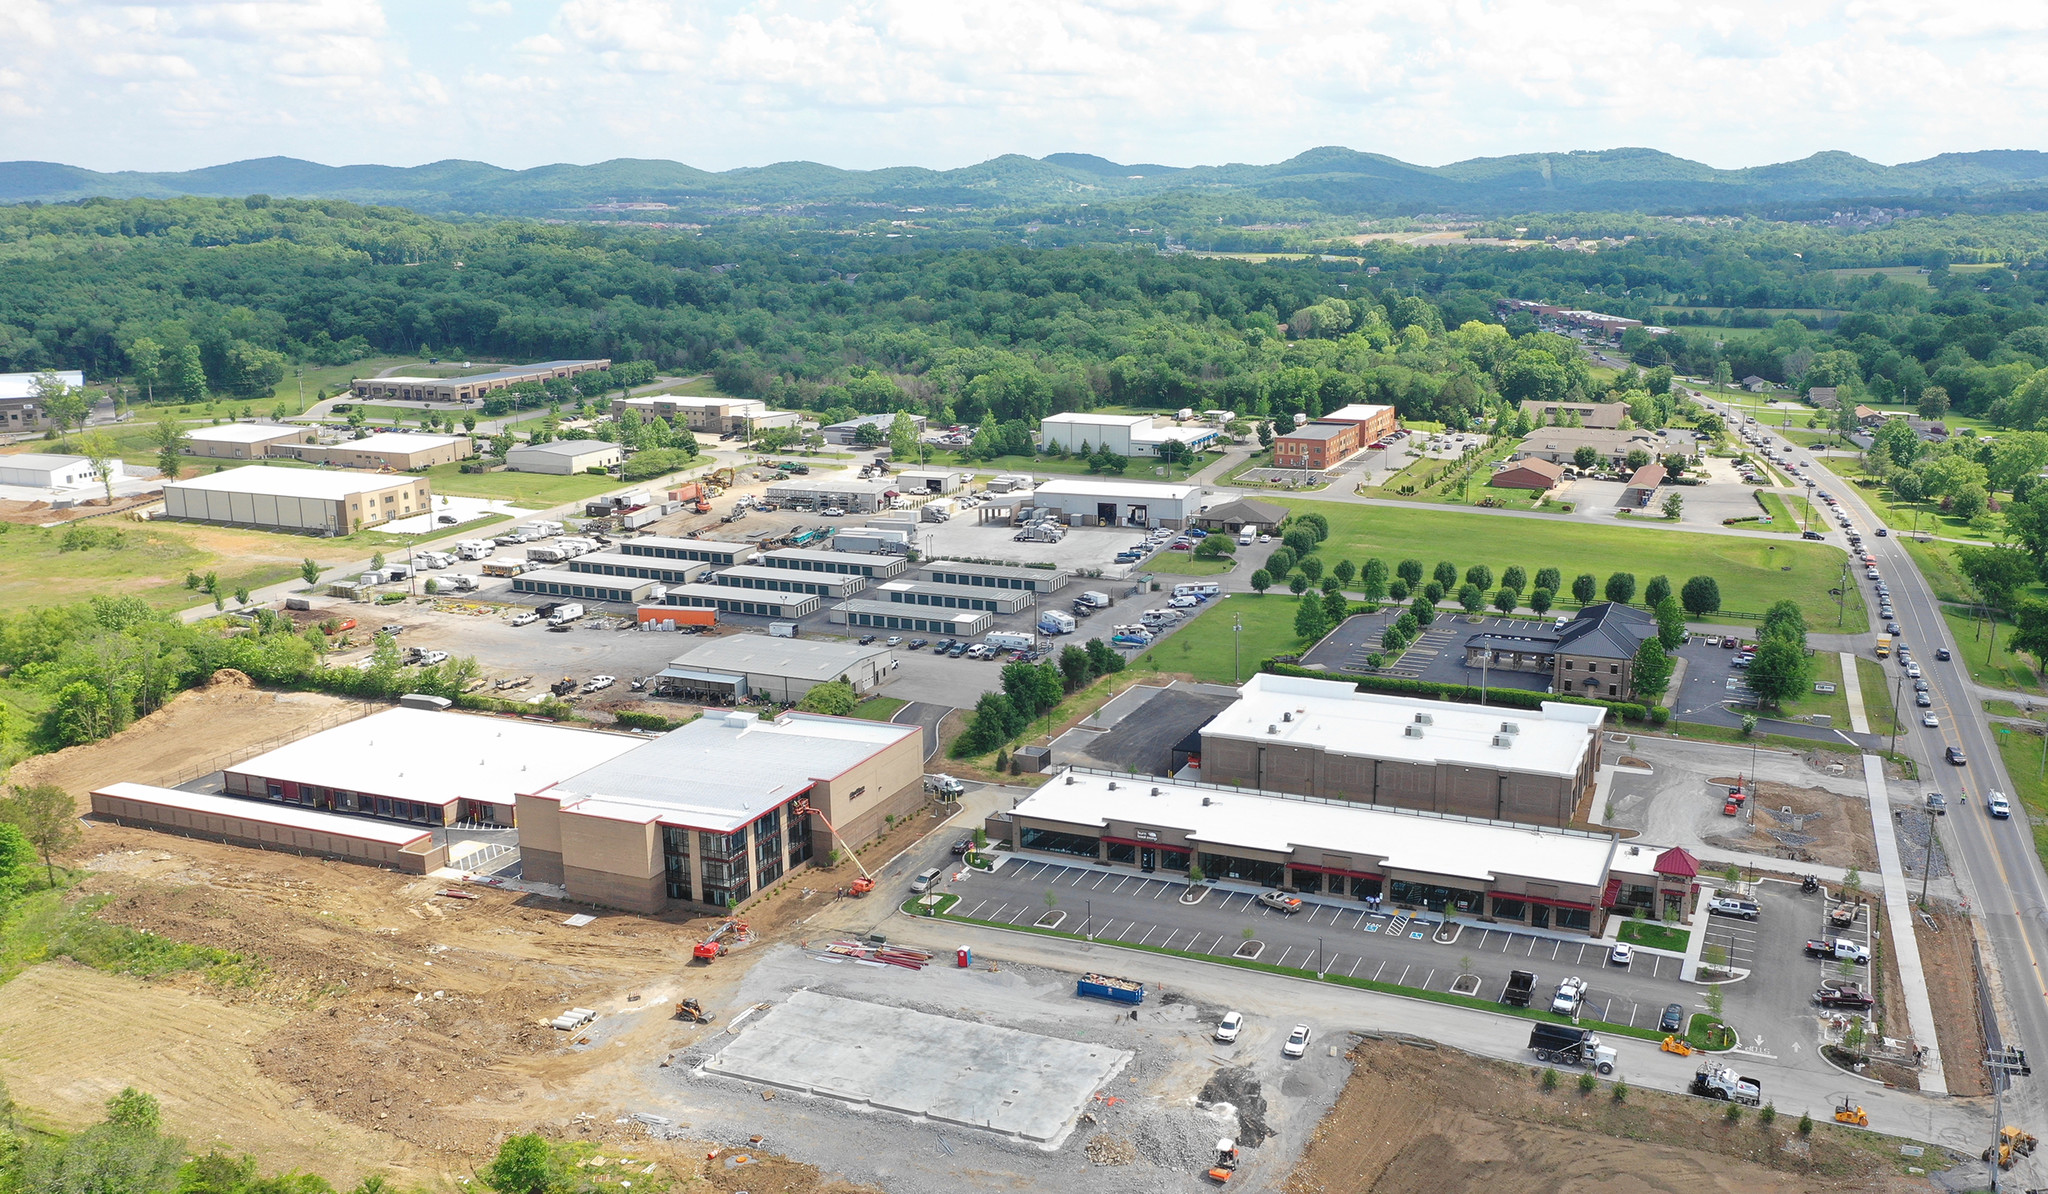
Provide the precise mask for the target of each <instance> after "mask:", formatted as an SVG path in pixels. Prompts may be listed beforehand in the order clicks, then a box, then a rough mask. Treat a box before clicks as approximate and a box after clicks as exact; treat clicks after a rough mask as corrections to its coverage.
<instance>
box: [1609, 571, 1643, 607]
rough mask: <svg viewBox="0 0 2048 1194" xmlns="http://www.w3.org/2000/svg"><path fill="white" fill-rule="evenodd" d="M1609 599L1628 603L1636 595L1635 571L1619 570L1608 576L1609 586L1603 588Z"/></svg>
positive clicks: (1622, 603)
mask: <svg viewBox="0 0 2048 1194" xmlns="http://www.w3.org/2000/svg"><path fill="white" fill-rule="evenodd" d="M1602 592H1604V593H1605V595H1606V597H1607V599H1608V600H1609V601H1612V602H1615V603H1616V604H1619V605H1627V604H1628V602H1629V599H1630V598H1632V597H1634V596H1635V595H1636V577H1635V573H1633V572H1617V573H1615V574H1614V575H1612V576H1610V577H1608V578H1607V587H1606V588H1605V589H1604V590H1602Z"/></svg>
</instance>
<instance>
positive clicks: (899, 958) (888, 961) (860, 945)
mask: <svg viewBox="0 0 2048 1194" xmlns="http://www.w3.org/2000/svg"><path fill="white" fill-rule="evenodd" d="M825 952H826V953H829V954H838V955H839V956H841V957H846V958H853V959H855V960H857V961H862V962H880V963H883V964H885V965H889V966H901V967H903V968H904V969H905V970H923V969H924V968H925V967H926V966H929V965H931V962H932V955H931V954H929V953H926V952H925V951H924V950H921V949H911V948H909V947H908V946H903V945H869V944H866V943H864V942H860V941H834V942H833V943H832V944H830V945H828V946H826V947H825Z"/></svg>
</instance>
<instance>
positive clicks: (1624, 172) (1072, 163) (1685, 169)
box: [0, 146, 2048, 214]
mask: <svg viewBox="0 0 2048 1194" xmlns="http://www.w3.org/2000/svg"><path fill="white" fill-rule="evenodd" d="M2044 188H2048V153H2041V152H2037V151H2034V150H1986V151H1982V152H1977V153H1949V154H1942V155H1940V156H1938V157H1932V158H1928V159H1927V160H1925V161H1919V162H1906V163H1902V164H1900V165H1897V166H1882V165H1879V164H1877V163H1875V162H1870V161H1866V160H1864V159H1862V158H1859V157H1856V156H1854V155H1853V154H1847V153H1839V152H1827V153H1817V154H1814V155H1813V156H1811V157H1807V158H1803V159H1801V160H1799V161H1796V162H1778V163H1774V164H1772V165H1767V166H1752V167H1747V168H1744V169H1740V170H1718V169H1715V168H1714V167H1711V166H1708V165H1705V164H1703V163H1700V162H1694V161H1688V160H1686V159H1684V158H1679V157H1674V156H1672V155H1670V154H1667V153H1663V152H1660V151H1658V150H1654V149H1628V148H1624V149H1607V150H1596V151H1575V152H1571V153H1554V154H1552V153H1533V154H1516V155H1514V156H1511V157H1499V158H1474V159H1471V160H1469V161H1463V162H1453V163H1451V164H1450V165H1448V166H1440V167H1431V166H1416V165H1412V164H1410V163H1408V162H1403V161H1399V160H1397V159H1395V158H1390V157H1386V156H1385V155H1382V154H1374V153H1360V152H1358V151H1356V150H1351V149H1345V148H1343V147H1341V146H1327V147H1323V148H1319V149H1312V150H1309V151H1307V152H1306V153H1302V154H1298V155H1296V156H1295V157H1292V158H1289V159H1288V160H1286V161H1284V162H1277V163H1274V164H1272V165H1264V166H1261V165H1246V164H1233V165H1223V166H1193V167H1175V166H1161V165H1151V164H1147V165H1124V164H1121V163H1118V162H1112V161H1109V160H1108V159H1106V158H1101V157H1096V156H1094V155H1092V154H1079V153H1057V154H1052V155H1050V156H1048V157H1045V158H1028V157H1022V156H1019V155H1015V154H1008V155H1004V156H1002V157H998V158H992V159H990V160H989V161H986V162H981V163H978V164H976V165H972V166H965V167H962V168H960V169H957V170H927V169H923V168H919V167H909V166H905V167H894V168H890V169H883V170H841V169H838V168H836V167H832V166H825V165H820V164H818V163H816V162H777V163H775V164H773V165H768V166H757V167H747V168H743V169H737V170H726V171H722V172H718V173H713V172H710V171H705V170H699V169H696V168H695V167H692V166H686V165H683V164H682V163H680V162H666V161H649V160H642V159H634V158H618V159H614V160H612V161H608V162H598V163H596V164H594V165H589V166H576V165H553V166H540V167H536V168H534V169H531V170H506V169H502V168H500V167H497V166H493V165H490V164H488V163H486V162H469V161H459V160H450V161H445V162H433V163H430V164H428V165H424V166H410V167H398V166H323V165H320V164H318V163H316V162H307V161H301V160H299V159H297V158H258V159H254V160H252V161H246V162H231V163H228V164H226V165H221V166H209V167H206V168H205V169H201V170H190V171H184V172H181V173H163V174H146V173H139V172H133V171H122V172H118V173H112V174H103V173H99V172H96V171H91V170H85V169H81V168H79V167H76V166H66V165H60V164H57V163H52V162H0V202H27V201H41V202H65V201H73V200H79V199H86V198H90V197H93V196H107V197H110V198H117V199H119V198H138V197H165V196H173V195H212V196H240V195H249V194H258V193H261V194H270V195H280V196H284V195H290V196H299V197H306V198H331V199H347V200H351V201H355V202H360V203H388V204H396V205H400V206H405V207H411V208H416V209H418V210H421V211H429V212H451V211H472V212H496V213H514V214H542V213H547V212H562V211H567V210H574V209H579V208H586V207H589V206H591V205H594V204H603V203H608V202H620V203H630V202H655V203H670V204H675V205H678V206H683V207H689V208H706V207H709V208H721V207H725V208H729V207H739V206H745V205H750V204H804V203H824V204H834V203H882V204H899V205H913V206H914V205H920V204H949V205H950V204H964V205H968V206H971V207H976V208H991V207H1004V206H1014V205H1032V204H1048V203H1053V204H1056V203H1061V202H1086V201H1088V200H1089V199H1090V197H1091V196H1094V197H1100V198H1105V199H1107V198H1123V197H1136V196H1147V195H1159V194H1164V193H1168V192H1174V191H1187V190H1200V191H1203V192H1206V193H1212V194H1213V193H1219V192H1221V193H1233V192H1234V193H1239V194H1242V195H1246V196H1255V197H1261V198H1269V199H1294V200H1305V201H1308V202H1312V203H1315V204H1318V205H1321V206H1322V207H1324V208H1326V209H1328V210H1330V211H1332V212H1357V213H1378V214H1412V213H1416V212H1430V211H1459V212H1471V213H1476V214H1502V213H1509V212H1521V211H1531V212H1533V211H1566V210H1579V211H1592V210H1599V211H1615V210H1620V211H1702V210H1741V209H1743V208H1754V207H1761V206H1766V205H1774V204H1787V203H1801V204H1812V203H1828V202H1841V203H1845V204H1846V203H1851V202H1866V203H1867V202H1888V201H1889V202H1913V201H1939V200H1941V199H1944V198H1946V199H1962V198H1965V197H1985V196H2000V195H2006V196H2010V197H2011V200H2012V202H2014V203H2016V204H2019V205H2021V206H2033V205H2034V204H2035V203H2037V202H2038V199H2037V197H2036V196H2035V195H2034V194H2032V192H2039V191H2041V190H2043V189H2044Z"/></svg>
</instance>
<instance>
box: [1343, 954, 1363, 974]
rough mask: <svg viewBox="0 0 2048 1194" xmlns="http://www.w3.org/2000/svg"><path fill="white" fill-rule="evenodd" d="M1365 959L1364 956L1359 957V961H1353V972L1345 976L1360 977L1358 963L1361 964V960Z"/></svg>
mask: <svg viewBox="0 0 2048 1194" xmlns="http://www.w3.org/2000/svg"><path fill="white" fill-rule="evenodd" d="M1363 961H1365V959H1364V958H1360V959H1358V961H1357V962H1353V963H1351V972H1350V973H1349V974H1347V975H1345V976H1344V977H1346V978H1356V977H1358V965H1359V962H1363Z"/></svg>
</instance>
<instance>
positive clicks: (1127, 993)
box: [1074, 974, 1145, 1003]
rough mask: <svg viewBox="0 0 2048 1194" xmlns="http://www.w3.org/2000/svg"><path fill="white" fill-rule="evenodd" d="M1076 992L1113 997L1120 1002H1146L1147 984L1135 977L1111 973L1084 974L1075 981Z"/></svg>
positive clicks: (1097, 996) (1098, 996)
mask: <svg viewBox="0 0 2048 1194" xmlns="http://www.w3.org/2000/svg"><path fill="white" fill-rule="evenodd" d="M1074 994H1076V995H1092V996H1094V997H1095V998H1097V999H1113V1000H1115V1001H1116V1002H1118V1003H1143V1002H1145V984H1144V983H1141V982H1139V981H1138V980H1137V979H1134V978H1118V977H1116V976H1115V975H1110V974H1084V975H1082V976H1081V977H1080V978H1079V979H1078V980H1076V981H1075V983H1074Z"/></svg>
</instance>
